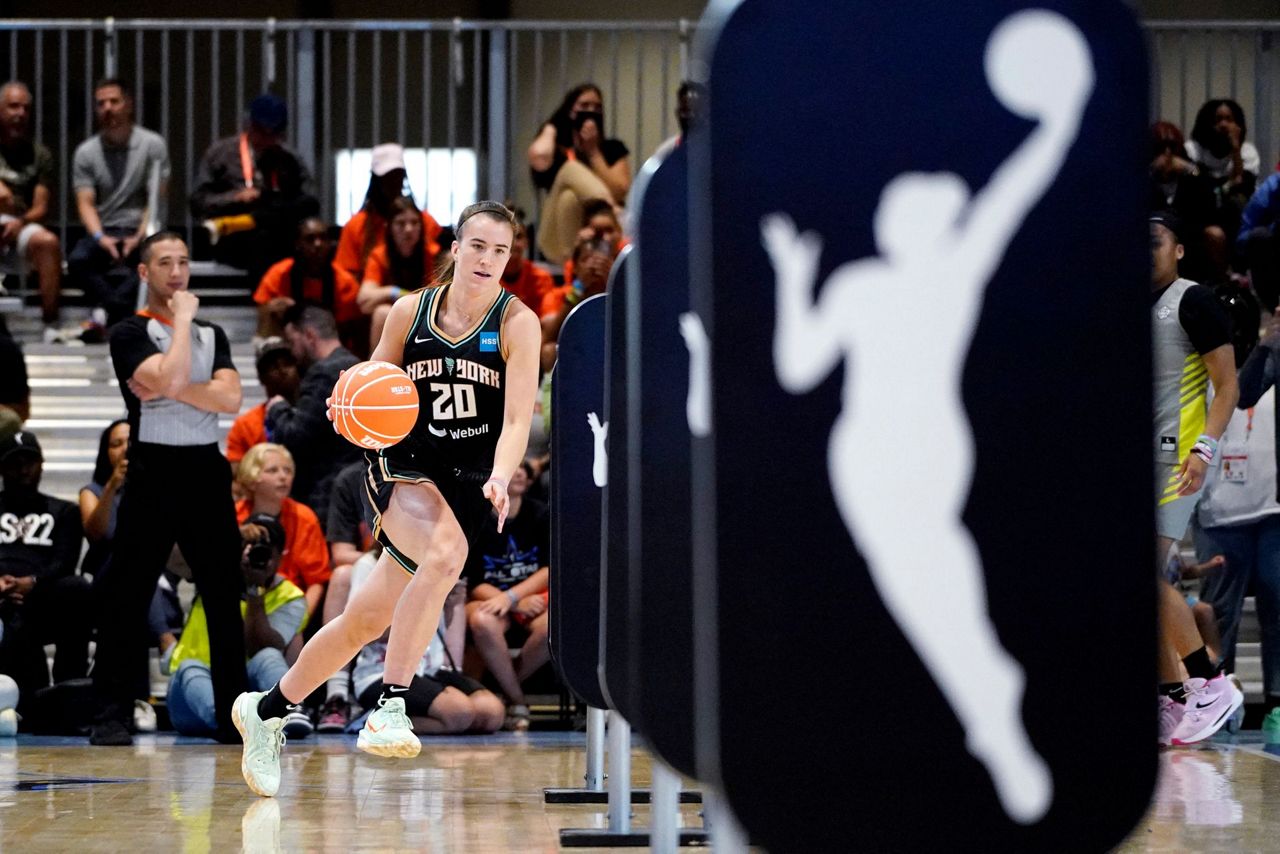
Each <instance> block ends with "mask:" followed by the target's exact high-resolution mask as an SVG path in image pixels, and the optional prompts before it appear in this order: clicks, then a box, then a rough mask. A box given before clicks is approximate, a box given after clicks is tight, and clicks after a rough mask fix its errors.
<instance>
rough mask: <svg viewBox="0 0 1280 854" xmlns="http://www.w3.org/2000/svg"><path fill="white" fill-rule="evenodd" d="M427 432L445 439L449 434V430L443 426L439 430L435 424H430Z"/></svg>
mask: <svg viewBox="0 0 1280 854" xmlns="http://www.w3.org/2000/svg"><path fill="white" fill-rule="evenodd" d="M427 432H428V433H430V434H431V435H432V436H439V437H440V438H441V439H443V438H444V437H445V436H446V435H447V432H448V431H446V430H445V429H444V428H443V427H442V428H440V429H439V430H437V429H436V426H435V425H434V424H428V425H427Z"/></svg>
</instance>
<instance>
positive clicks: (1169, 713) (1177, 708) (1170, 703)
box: [1159, 694, 1187, 747]
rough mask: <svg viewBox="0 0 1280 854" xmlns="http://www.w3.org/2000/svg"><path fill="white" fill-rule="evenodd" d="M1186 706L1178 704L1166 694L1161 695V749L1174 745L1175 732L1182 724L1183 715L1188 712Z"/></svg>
mask: <svg viewBox="0 0 1280 854" xmlns="http://www.w3.org/2000/svg"><path fill="white" fill-rule="evenodd" d="M1186 708H1187V707H1186V706H1184V705H1182V704H1181V703H1179V702H1176V701H1175V700H1173V699H1172V698H1170V697H1166V696H1165V695H1164V694H1161V695H1160V739H1159V744H1160V746H1161V747H1168V746H1169V745H1171V744H1173V731H1174V730H1176V729H1177V728H1178V724H1180V723H1182V713H1183V712H1184V711H1186Z"/></svg>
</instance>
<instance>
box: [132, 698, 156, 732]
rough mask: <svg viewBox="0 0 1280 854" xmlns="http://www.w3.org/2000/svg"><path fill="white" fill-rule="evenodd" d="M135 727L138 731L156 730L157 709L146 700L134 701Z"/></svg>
mask: <svg viewBox="0 0 1280 854" xmlns="http://www.w3.org/2000/svg"><path fill="white" fill-rule="evenodd" d="M133 728H134V729H136V730H137V731H138V732H155V731H156V710H155V709H153V708H151V704H150V703H148V702H147V701H146V700H134V701H133Z"/></svg>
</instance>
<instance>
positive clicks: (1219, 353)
mask: <svg viewBox="0 0 1280 854" xmlns="http://www.w3.org/2000/svg"><path fill="white" fill-rule="evenodd" d="M1178 320H1179V322H1180V323H1181V324H1182V328H1183V329H1184V330H1185V331H1186V333H1187V337H1188V338H1190V339H1191V344H1192V346H1194V347H1195V348H1196V351H1197V352H1198V353H1200V358H1201V359H1203V360H1204V366H1205V371H1206V373H1208V375H1209V382H1210V383H1211V384H1212V385H1213V402H1212V404H1210V406H1209V413H1208V416H1207V417H1206V418H1205V425H1204V434H1203V437H1202V438H1198V439H1197V441H1196V444H1195V447H1194V448H1192V449H1190V451H1191V452H1190V453H1188V454H1187V457H1186V459H1184V460H1183V461H1182V465H1181V466H1180V467H1179V470H1178V474H1179V475H1180V476H1181V478H1182V485H1181V487H1180V488H1179V489H1178V494H1179V495H1193V494H1195V493H1196V492H1197V491H1198V490H1199V489H1200V487H1201V486H1203V485H1204V478H1205V473H1206V472H1207V471H1208V469H1209V465H1210V463H1211V462H1212V460H1213V459H1214V458H1215V457H1216V456H1217V443H1218V439H1219V438H1221V436H1222V434H1223V432H1224V431H1225V430H1226V429H1227V422H1229V421H1230V420H1231V413H1232V411H1233V410H1235V408H1236V403H1237V402H1238V401H1239V400H1240V386H1239V383H1238V382H1237V380H1236V356H1235V348H1234V347H1233V346H1232V345H1231V318H1230V316H1229V315H1228V314H1227V311H1226V309H1225V308H1223V307H1222V303H1220V302H1219V301H1218V298H1217V297H1216V296H1215V295H1214V293H1213V291H1211V290H1209V289H1208V288H1207V287H1205V286H1204V285H1193V286H1192V287H1190V288H1188V289H1187V291H1186V293H1184V294H1183V296H1182V301H1181V303H1180V304H1179V306H1178ZM1205 442H1207V446H1205Z"/></svg>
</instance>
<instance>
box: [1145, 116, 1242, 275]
mask: <svg viewBox="0 0 1280 854" xmlns="http://www.w3.org/2000/svg"><path fill="white" fill-rule="evenodd" d="M1150 138H1151V149H1150V154H1151V165H1150V167H1149V169H1148V175H1149V176H1150V184H1149V196H1150V198H1149V199H1148V202H1147V204H1148V206H1149V208H1150V209H1151V210H1153V211H1163V210H1169V211H1173V212H1174V213H1175V214H1177V216H1178V219H1179V220H1181V222H1182V225H1183V228H1184V230H1185V231H1186V234H1187V245H1186V249H1187V254H1186V256H1185V257H1184V258H1183V259H1182V263H1181V265H1179V269H1180V270H1181V271H1182V272H1183V274H1184V275H1185V276H1186V277H1187V278H1188V279H1191V280H1193V281H1197V282H1208V283H1211V284H1217V283H1219V282H1222V281H1224V280H1225V279H1226V278H1227V277H1228V275H1229V270H1228V265H1227V262H1228V257H1227V256H1228V253H1227V243H1226V233H1225V232H1223V230H1222V227H1221V226H1219V225H1218V224H1217V202H1216V201H1215V199H1214V195H1213V186H1212V185H1211V184H1210V183H1209V181H1208V179H1207V178H1205V177H1204V176H1202V175H1201V174H1200V171H1199V169H1197V168H1196V165H1195V164H1194V163H1192V162H1191V159H1190V157H1189V156H1188V154H1187V149H1186V144H1185V141H1184V140H1183V137H1182V131H1180V130H1178V127H1177V125H1174V124H1172V123H1170V122H1156V123H1155V124H1154V125H1152V126H1151V133H1150ZM1210 259H1212V265H1210Z"/></svg>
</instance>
